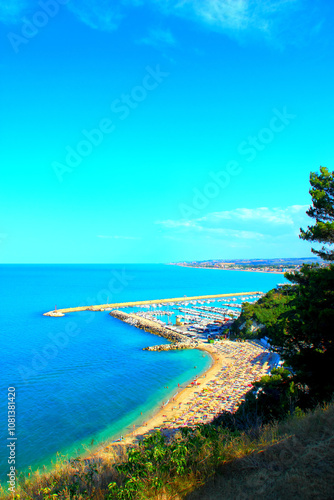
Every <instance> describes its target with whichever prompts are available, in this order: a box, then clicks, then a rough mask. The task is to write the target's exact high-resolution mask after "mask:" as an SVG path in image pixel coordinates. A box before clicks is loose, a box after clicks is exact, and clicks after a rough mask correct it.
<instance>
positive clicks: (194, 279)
mask: <svg viewBox="0 0 334 500" xmlns="http://www.w3.org/2000/svg"><path fill="white" fill-rule="evenodd" d="M284 281H285V280H284V278H283V276H282V275H274V274H262V273H252V272H238V271H220V270H210V269H191V268H184V267H177V266H169V265H162V264H161V265H158V264H154V265H153V264H152V265H146V264H142V265H138V264H126V265H121V264H117V265H113V264H104V265H102V264H101V265H1V266H0V314H1V324H0V335H1V372H0V379H1V391H2V394H1V398H0V411H1V415H2V418H1V421H2V426H3V433H2V435H3V436H4V437H3V439H2V443H1V447H2V450H1V453H0V478H1V481H6V479H7V478H6V474H7V473H8V470H9V465H8V462H7V456H8V451H7V450H8V448H7V442H8V441H7V437H8V433H7V388H8V387H15V389H16V391H15V392H16V435H15V437H16V438H17V441H16V464H15V465H16V468H17V469H18V470H19V471H23V470H27V468H28V467H29V466H31V467H32V468H36V467H41V466H42V465H43V464H44V465H46V466H48V465H50V463H51V461H55V460H56V455H57V453H60V454H62V455H69V456H76V455H78V454H82V453H83V452H84V451H85V450H86V449H87V448H88V449H92V448H94V447H95V446H98V445H100V444H102V443H103V442H104V441H106V440H107V439H111V438H112V439H117V438H119V436H120V435H121V434H125V433H126V432H127V431H129V430H130V429H132V425H133V424H134V423H136V424H139V423H140V422H141V421H143V420H145V419H147V418H148V417H149V416H150V415H151V414H152V413H153V412H154V411H155V410H156V408H157V407H158V406H159V405H161V404H162V402H165V401H167V400H168V399H169V398H170V397H171V396H172V395H173V394H174V393H175V392H176V389H177V386H178V384H181V385H183V384H186V383H187V382H188V381H190V380H191V379H192V378H193V377H194V376H195V375H198V374H199V373H201V372H202V371H204V370H205V369H207V368H208V367H209V365H210V363H211V359H210V357H209V356H208V355H206V354H203V353H202V352H201V351H197V350H193V351H180V352H178V351H174V352H173V351H171V352H147V351H143V350H142V349H143V347H145V346H148V345H155V344H159V343H164V342H166V341H165V340H164V339H161V338H158V337H156V336H154V335H151V334H148V333H146V332H143V331H141V330H137V329H136V328H134V327H132V326H129V325H126V324H124V323H121V322H119V321H118V320H116V319H114V318H111V317H110V316H109V314H108V313H107V312H95V313H94V312H82V313H72V314H68V315H66V316H65V317H62V318H49V317H45V316H43V313H44V312H46V311H49V310H52V309H54V307H55V305H57V307H58V308H62V307H72V306H73V307H74V306H80V305H92V304H101V303H106V302H107V301H109V303H110V302H124V301H127V300H129V301H130V300H145V299H161V298H170V297H182V296H184V295H188V296H193V295H203V294H218V293H232V292H247V291H263V292H266V291H268V290H270V289H271V288H273V287H275V286H276V284H277V283H280V282H284Z"/></svg>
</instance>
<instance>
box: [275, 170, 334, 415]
mask: <svg viewBox="0 0 334 500" xmlns="http://www.w3.org/2000/svg"><path fill="white" fill-rule="evenodd" d="M310 184H311V189H310V194H311V196H312V201H313V206H312V207H310V209H309V210H308V211H307V214H308V215H309V216H310V217H311V218H313V219H315V221H316V222H315V224H314V225H313V226H310V227H308V230H307V231H303V230H302V229H301V235H300V237H301V238H302V239H304V240H310V241H318V242H320V243H325V244H328V243H329V244H333V243H334V172H331V173H330V172H329V171H328V170H327V169H326V168H324V167H321V168H320V173H319V174H317V173H314V172H312V173H311V175H310ZM312 251H313V252H314V253H316V254H317V255H319V256H320V257H322V258H323V259H325V260H327V261H330V262H329V264H328V265H327V267H320V266H319V265H312V266H311V265H306V264H304V265H303V267H302V269H301V270H300V272H295V273H286V274H285V277H286V278H287V279H288V280H289V281H290V282H291V283H293V285H290V287H288V288H290V290H289V295H290V301H289V302H288V304H287V306H288V307H287V310H286V311H285V312H283V313H281V314H280V315H279V316H278V318H277V321H275V323H274V324H272V325H268V326H267V332H266V333H267V336H268V338H269V341H270V343H271V345H272V346H273V347H274V349H275V350H276V351H277V352H279V353H280V355H281V356H282V358H283V359H284V360H285V361H286V363H287V364H288V365H289V366H290V367H291V368H292V370H293V372H294V375H295V376H294V379H295V381H296V382H298V383H300V384H301V385H302V386H303V387H304V395H305V398H306V399H308V404H310V406H311V405H312V404H316V403H317V402H321V401H323V400H329V399H330V398H331V397H332V394H333V392H334V377H333V366H334V264H333V263H332V262H333V261H334V250H331V249H328V248H325V247H323V248H322V250H321V251H319V252H318V251H316V250H314V249H312Z"/></svg>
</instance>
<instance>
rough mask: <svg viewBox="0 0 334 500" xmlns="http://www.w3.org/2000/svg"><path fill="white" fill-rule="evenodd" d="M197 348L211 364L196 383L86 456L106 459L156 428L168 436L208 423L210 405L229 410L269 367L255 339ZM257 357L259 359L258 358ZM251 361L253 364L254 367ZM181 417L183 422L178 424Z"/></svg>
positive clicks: (261, 348) (218, 410)
mask: <svg viewBox="0 0 334 500" xmlns="http://www.w3.org/2000/svg"><path fill="white" fill-rule="evenodd" d="M197 348H198V349H200V350H202V351H205V352H207V353H209V355H210V356H211V359H212V364H211V366H210V367H209V368H208V369H207V370H206V371H205V372H203V373H202V374H201V375H200V376H199V377H198V378H197V382H198V383H199V384H198V385H197V384H188V385H187V387H185V388H182V389H180V390H179V391H178V392H176V393H175V394H174V396H173V397H172V400H171V401H169V402H168V403H167V404H165V405H164V406H162V407H161V406H160V407H159V408H156V412H155V414H154V415H153V417H151V418H150V419H149V420H148V421H147V422H145V423H143V424H141V425H139V426H138V427H135V428H134V429H133V431H132V432H128V433H127V434H126V435H125V436H124V438H123V439H122V440H117V441H113V442H109V443H105V445H102V446H101V447H100V448H99V449H98V450H96V451H95V452H94V453H91V454H90V457H89V458H91V459H97V458H99V459H100V458H103V457H105V458H107V457H108V456H110V453H112V451H113V450H114V449H115V448H118V447H119V446H123V447H125V448H126V447H128V446H130V445H134V444H135V443H136V442H138V441H140V440H141V439H142V438H143V437H144V436H145V435H148V434H150V433H152V432H154V431H157V430H161V431H162V432H163V433H164V434H165V435H166V436H167V437H168V436H170V435H173V434H174V433H175V432H176V431H177V430H178V429H179V428H180V427H184V426H188V425H190V426H191V425H195V424H197V423H209V422H210V421H211V420H212V418H213V417H212V416H213V413H212V414H211V417H212V418H211V417H210V411H211V410H212V408H214V410H213V411H214V412H216V413H217V414H219V413H220V412H221V411H223V410H226V411H232V412H233V411H234V410H235V409H236V408H237V407H238V405H239V403H240V402H241V401H242V399H243V397H244V395H245V393H246V392H247V390H249V386H251V385H252V382H253V381H254V380H256V379H259V378H261V376H263V375H265V374H267V373H268V372H269V370H270V366H269V364H268V363H267V356H268V354H267V351H266V350H265V349H264V348H263V347H262V346H260V345H258V344H256V343H255V342H254V343H253V342H245V343H237V342H232V341H226V340H225V341H223V343H221V344H219V345H217V346H216V347H212V345H211V344H210V345H205V344H200V345H198V346H197ZM224 350H225V352H224ZM252 353H253V354H252ZM252 355H253V357H252ZM261 356H262V360H259V358H261ZM254 364H255V365H257V367H256V368H254ZM238 387H239V391H238ZM223 395H224V396H223ZM231 399H232V403H231V402H230V401H231ZM203 408H205V410H204V413H207V415H209V416H207V415H203ZM206 408H209V409H206ZM201 412H202V413H201ZM184 415H185V416H184ZM182 419H183V423H181V424H180V423H179V422H180V421H181V422H182ZM188 419H190V420H191V419H194V422H193V423H188V422H189V420H188Z"/></svg>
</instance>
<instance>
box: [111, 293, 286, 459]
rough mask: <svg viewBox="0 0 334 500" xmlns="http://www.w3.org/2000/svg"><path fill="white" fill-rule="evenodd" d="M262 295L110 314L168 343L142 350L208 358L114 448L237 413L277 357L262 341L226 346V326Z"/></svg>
mask: <svg viewBox="0 0 334 500" xmlns="http://www.w3.org/2000/svg"><path fill="white" fill-rule="evenodd" d="M261 295H262V293H261V292H252V294H250V295H249V296H248V295H247V294H238V295H237V294H235V295H232V294H231V295H228V296H226V295H224V296H216V297H211V298H208V297H204V298H203V297H202V298H201V299H198V298H197V299H196V298H193V297H190V298H187V299H183V300H181V301H180V300H179V299H168V301H167V302H162V301H160V302H158V301H151V302H150V303H149V304H143V303H140V304H135V303H131V304H128V305H126V306H124V305H123V304H122V305H121V304H120V305H119V307H116V308H115V309H112V310H111V311H110V312H109V314H110V315H111V316H112V317H114V318H116V319H118V320H121V321H124V322H126V323H128V324H130V325H132V326H134V327H137V328H141V329H144V330H145V331H148V332H150V333H153V334H155V335H158V336H161V337H164V338H166V339H168V340H170V341H171V343H167V344H166V343H164V344H160V345H154V346H149V347H146V348H145V349H146V350H150V351H161V350H171V349H187V348H188V349H189V348H190V349H191V348H195V349H200V350H203V351H205V352H207V353H208V354H209V355H210V356H211V358H212V364H211V367H210V368H209V369H208V370H207V371H206V373H204V374H198V375H195V376H194V378H193V380H191V381H190V382H189V383H188V385H187V386H186V387H182V385H179V391H177V392H176V393H175V394H174V395H173V396H172V397H171V398H170V399H169V400H168V401H164V402H163V403H162V405H161V407H160V408H159V409H157V412H156V414H155V415H154V416H153V417H152V418H151V419H150V420H148V421H146V422H143V423H141V424H139V425H137V426H136V425H133V426H132V429H131V430H130V432H128V433H127V434H126V435H125V436H124V437H123V436H121V437H120V438H119V439H117V440H116V441H115V443H119V442H120V441H122V442H124V443H125V444H127V443H131V442H133V441H134V440H136V439H140V438H141V437H142V436H143V435H144V434H147V433H149V432H154V431H156V430H158V429H160V430H161V431H162V432H163V433H164V434H165V435H167V436H171V435H173V434H174V433H175V431H176V430H177V429H179V428H181V427H188V426H194V425H196V424H200V423H208V422H210V421H212V420H213V419H214V418H215V417H217V416H218V415H219V414H220V413H222V412H223V411H227V412H231V413H234V412H235V411H236V410H237V408H238V407H239V405H240V404H241V403H242V401H243V400H244V398H245V394H246V393H247V392H248V391H249V390H250V389H251V388H252V387H253V383H254V381H256V380H259V379H260V378H261V377H262V376H264V375H267V374H269V373H270V371H271V369H272V368H273V367H275V366H277V365H278V363H279V361H280V360H279V357H278V355H277V354H274V353H271V352H269V350H268V349H267V347H266V343H265V342H263V344H264V345H263V344H261V342H260V341H245V342H239V341H231V340H229V338H228V334H227V333H226V332H227V331H228V326H229V325H230V324H231V321H232V320H233V319H235V318H237V317H238V316H239V315H240V311H241V306H242V303H243V302H245V301H248V302H253V301H255V300H257V299H258V298H259V297H260V296H261ZM166 300H167V299H166ZM107 310H109V308H108V309H107ZM125 310H126V311H127V312H125ZM107 451H108V447H107V448H106V452H107Z"/></svg>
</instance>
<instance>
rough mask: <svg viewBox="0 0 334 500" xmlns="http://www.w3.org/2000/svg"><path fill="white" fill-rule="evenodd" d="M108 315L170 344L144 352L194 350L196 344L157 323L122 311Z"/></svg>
mask: <svg viewBox="0 0 334 500" xmlns="http://www.w3.org/2000/svg"><path fill="white" fill-rule="evenodd" d="M109 315H110V316H112V317H113V318H116V319H120V320H121V321H124V322H125V323H128V324H129V325H132V326H135V327H137V328H140V329H142V330H145V331H146V332H149V333H153V334H154V335H159V337H163V338H165V339H167V340H169V341H170V342H172V344H162V345H157V346H151V347H145V348H144V350H147V351H170V350H175V349H194V348H195V347H196V343H195V342H194V341H190V340H189V339H188V337H187V336H186V335H182V334H181V333H177V332H174V331H172V330H170V329H168V328H166V327H163V326H161V325H159V323H155V322H154V321H151V320H148V319H146V318H141V317H140V316H136V314H128V313H125V312H123V311H119V310H114V311H111V312H110V313H109Z"/></svg>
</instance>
